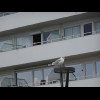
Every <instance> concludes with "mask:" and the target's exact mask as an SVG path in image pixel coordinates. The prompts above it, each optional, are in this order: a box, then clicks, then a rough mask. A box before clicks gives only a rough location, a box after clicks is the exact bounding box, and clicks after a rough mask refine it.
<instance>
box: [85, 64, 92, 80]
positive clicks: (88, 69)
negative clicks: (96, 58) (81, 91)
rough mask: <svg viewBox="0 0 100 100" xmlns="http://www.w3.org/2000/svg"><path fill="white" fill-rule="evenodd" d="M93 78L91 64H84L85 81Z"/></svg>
mask: <svg viewBox="0 0 100 100" xmlns="http://www.w3.org/2000/svg"><path fill="white" fill-rule="evenodd" d="M92 77H93V64H86V79H88V78H92Z"/></svg>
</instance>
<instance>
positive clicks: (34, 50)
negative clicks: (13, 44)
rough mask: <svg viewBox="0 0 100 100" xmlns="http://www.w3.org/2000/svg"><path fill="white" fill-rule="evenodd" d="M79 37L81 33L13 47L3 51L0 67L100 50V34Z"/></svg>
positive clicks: (0, 57)
mask: <svg viewBox="0 0 100 100" xmlns="http://www.w3.org/2000/svg"><path fill="white" fill-rule="evenodd" d="M73 37H74V36H72V37H70V38H73ZM77 37H80V35H78V36H75V38H73V39H70V38H68V37H67V38H66V37H64V38H63V39H57V40H56V41H54V40H52V41H45V42H46V44H43V43H41V45H34V46H31V47H28V48H26V47H21V48H20V49H17V48H12V49H13V50H12V51H6V52H1V53H0V68H5V67H8V68H9V67H12V66H17V65H22V64H26V65H27V64H29V63H35V62H40V61H46V60H50V59H55V58H58V57H61V56H66V57H68V56H73V55H80V54H85V53H91V52H97V51H100V46H99V43H100V34H95V35H88V36H83V37H80V38H77ZM68 39H69V40H68ZM58 40H60V41H58ZM52 42H53V43H52ZM7 45H8V44H7ZM38 64H39V63H38ZM12 68H13V67H12Z"/></svg>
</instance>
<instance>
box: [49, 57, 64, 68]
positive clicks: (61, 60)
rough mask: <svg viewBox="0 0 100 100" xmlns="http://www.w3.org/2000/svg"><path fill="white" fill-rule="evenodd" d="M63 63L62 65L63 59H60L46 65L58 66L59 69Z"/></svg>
mask: <svg viewBox="0 0 100 100" xmlns="http://www.w3.org/2000/svg"><path fill="white" fill-rule="evenodd" d="M63 63H64V57H60V58H59V59H57V60H56V61H55V62H53V63H52V64H48V66H50V65H52V66H59V67H60V66H61V65H62V64H63Z"/></svg>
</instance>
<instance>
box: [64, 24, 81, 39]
mask: <svg viewBox="0 0 100 100" xmlns="http://www.w3.org/2000/svg"><path fill="white" fill-rule="evenodd" d="M64 34H65V37H66V39H71V38H75V37H79V36H80V34H81V30H80V25H79V26H74V27H70V28H65V29H64Z"/></svg>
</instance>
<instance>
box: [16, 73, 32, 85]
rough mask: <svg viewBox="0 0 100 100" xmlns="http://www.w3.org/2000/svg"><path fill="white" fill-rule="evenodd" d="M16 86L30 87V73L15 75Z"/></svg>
mask: <svg viewBox="0 0 100 100" xmlns="http://www.w3.org/2000/svg"><path fill="white" fill-rule="evenodd" d="M17 81H18V82H17V84H18V85H19V86H30V85H32V73H31V71H28V72H20V73H17Z"/></svg>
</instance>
